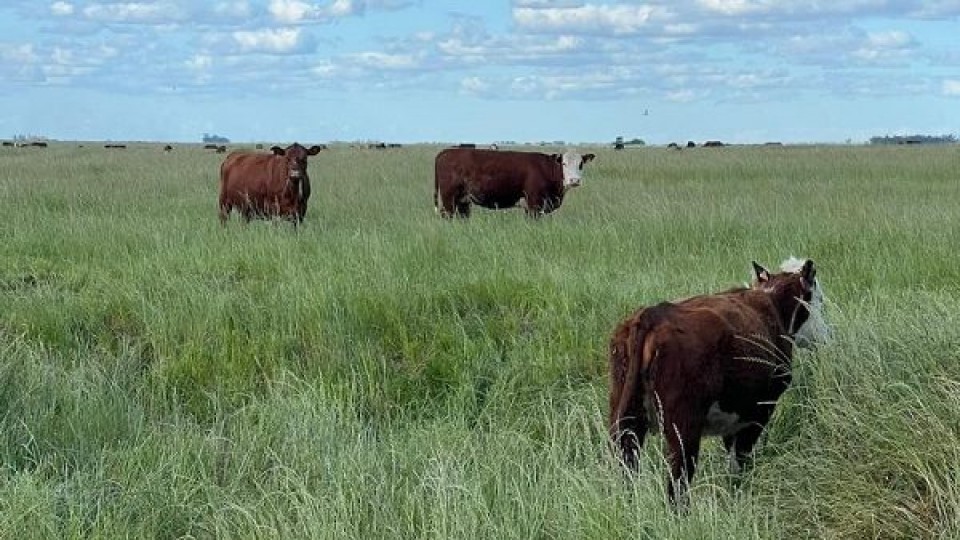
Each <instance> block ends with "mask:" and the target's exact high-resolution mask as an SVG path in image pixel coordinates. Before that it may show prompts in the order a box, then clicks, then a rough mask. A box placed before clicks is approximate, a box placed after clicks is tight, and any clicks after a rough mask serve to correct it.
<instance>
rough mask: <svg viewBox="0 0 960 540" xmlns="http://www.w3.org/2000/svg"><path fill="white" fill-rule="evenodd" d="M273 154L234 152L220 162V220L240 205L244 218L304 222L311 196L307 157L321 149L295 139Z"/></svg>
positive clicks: (224, 220) (245, 219)
mask: <svg viewBox="0 0 960 540" xmlns="http://www.w3.org/2000/svg"><path fill="white" fill-rule="evenodd" d="M270 150H271V151H272V152H273V153H272V154H260V153H252V152H242V151H241V152H233V153H231V154H230V155H228V156H227V157H226V159H224V160H223V163H222V164H221V165H220V223H224V224H225V223H226V222H227V219H228V218H229V217H230V212H231V211H232V210H233V209H234V208H236V209H237V211H238V212H239V213H240V215H242V216H243V219H244V221H247V222H249V221H250V219H251V218H253V217H263V218H269V217H273V216H282V217H285V218H287V219H289V220H291V221H293V223H294V224H297V223H302V222H303V217H304V215H305V214H306V213H307V200H308V199H309V198H310V177H309V176H307V157H309V156H315V155H317V153H318V152H320V150H321V148H320V147H319V146H312V147H310V149H309V150H308V149H307V148H305V147H303V146H301V145H300V144H297V143H293V144H292V145H290V146H288V147H287V148H285V149H284V148H280V147H279V146H274V147H273V148H271V149H270Z"/></svg>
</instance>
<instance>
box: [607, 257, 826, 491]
mask: <svg viewBox="0 0 960 540" xmlns="http://www.w3.org/2000/svg"><path fill="white" fill-rule="evenodd" d="M754 271H755V279H754V281H753V283H752V284H751V285H750V286H749V287H743V288H737V289H731V290H729V291H725V292H722V293H718V294H710V295H702V296H694V297H691V298H686V299H684V300H678V301H675V302H663V303H660V304H658V305H655V306H651V307H648V308H643V309H641V310H639V311H637V312H636V313H634V314H633V315H632V316H631V317H629V318H627V319H626V320H625V321H623V322H622V323H620V325H618V326H617V328H616V330H615V331H614V334H613V337H612V339H611V341H610V423H609V425H610V434H611V436H612V437H613V441H614V443H615V444H616V445H617V447H618V449H619V454H620V458H621V459H622V460H623V462H624V463H625V464H626V465H628V466H629V467H631V468H635V467H636V465H637V452H638V451H639V448H640V447H641V446H642V445H643V441H644V438H645V436H646V433H647V432H648V431H653V432H660V433H662V434H663V436H664V437H665V439H666V441H667V446H668V458H669V460H670V466H671V482H670V484H669V487H668V492H669V493H670V496H671V498H674V495H675V489H677V488H682V487H683V484H684V483H685V482H689V481H690V479H691V478H693V473H694V469H695V467H696V461H697V457H698V454H699V451H700V439H701V437H703V436H708V435H712V436H719V437H722V438H723V444H724V446H725V447H726V448H727V450H728V451H729V452H730V453H731V454H733V457H734V465H735V467H736V468H737V469H739V468H740V466H742V465H743V463H744V461H745V460H746V458H747V457H748V456H749V454H750V452H751V451H752V449H753V446H754V444H755V443H756V442H757V439H758V438H759V437H760V434H761V432H762V431H763V428H764V426H765V425H766V423H767V421H768V420H769V419H770V416H771V415H772V414H773V410H774V406H775V405H776V402H777V400H778V399H779V398H780V395H781V394H783V392H784V391H785V390H786V389H787V387H788V385H789V383H790V379H791V358H792V355H793V347H794V337H795V336H796V335H797V334H798V333H799V332H800V330H801V329H802V328H803V327H804V325H805V324H806V323H807V322H808V321H809V320H810V319H811V318H812V317H819V314H813V315H812V314H811V310H814V309H819V305H818V304H815V303H814V301H813V300H814V298H815V296H816V293H815V290H816V289H817V288H818V284H817V281H816V279H815V277H816V271H815V269H814V266H813V261H809V260H807V261H802V262H801V264H800V267H799V268H798V269H797V270H796V271H791V270H788V271H783V272H780V273H777V274H771V273H770V272H768V271H767V270H766V269H764V268H763V267H761V266H759V265H757V264H756V263H754ZM811 338H815V336H813V335H812V334H811Z"/></svg>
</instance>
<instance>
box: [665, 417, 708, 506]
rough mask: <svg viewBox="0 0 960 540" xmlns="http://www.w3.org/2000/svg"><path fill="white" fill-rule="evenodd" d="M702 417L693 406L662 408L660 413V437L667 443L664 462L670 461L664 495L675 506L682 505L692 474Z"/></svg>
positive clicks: (694, 470)
mask: <svg viewBox="0 0 960 540" xmlns="http://www.w3.org/2000/svg"><path fill="white" fill-rule="evenodd" d="M703 417H704V411H700V410H697V409H696V408H694V407H670V406H666V407H665V410H664V416H663V436H664V438H665V439H666V440H667V454H668V455H667V459H668V461H669V462H670V481H669V482H668V485H667V495H668V496H669V498H670V502H671V503H674V504H677V505H678V506H683V505H684V504H686V500H685V499H686V497H685V495H686V491H687V488H688V487H689V486H690V482H691V481H692V480H693V473H694V472H696V468H697V459H698V458H699V456H700V437H701V435H703Z"/></svg>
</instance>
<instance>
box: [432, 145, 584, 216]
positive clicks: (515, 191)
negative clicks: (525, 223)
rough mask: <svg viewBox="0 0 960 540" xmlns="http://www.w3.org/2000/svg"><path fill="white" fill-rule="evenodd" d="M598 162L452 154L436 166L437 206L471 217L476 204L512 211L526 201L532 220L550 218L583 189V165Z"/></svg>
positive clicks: (570, 156) (569, 156) (573, 156)
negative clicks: (566, 198)
mask: <svg viewBox="0 0 960 540" xmlns="http://www.w3.org/2000/svg"><path fill="white" fill-rule="evenodd" d="M594 157H596V156H594V154H585V155H583V156H581V155H580V154H578V153H576V152H567V153H565V154H562V155H561V154H549V155H548V154H541V153H539V152H514V151H503V150H485V149H484V150H478V149H469V148H448V149H446V150H442V151H441V152H440V153H439V154H437V157H436V160H435V163H434V167H435V168H434V204H435V205H436V209H437V212H439V213H440V215H442V216H444V217H452V216H460V217H469V216H470V205H471V204H477V205H480V206H482V207H484V208H493V209H498V208H512V207H513V206H515V205H516V204H517V203H518V202H519V201H520V199H525V201H526V206H527V214H528V215H530V216H531V217H537V216H540V215H542V214H548V213H550V212H552V211H554V210H556V209H557V208H559V207H560V204H561V203H562V202H563V197H564V195H565V194H566V192H567V191H568V190H569V189H570V188H572V187H575V186H578V185H580V182H581V177H582V170H583V165H584V164H585V163H588V162H589V161H591V160H593V159H594Z"/></svg>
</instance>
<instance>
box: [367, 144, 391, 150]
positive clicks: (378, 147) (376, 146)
mask: <svg viewBox="0 0 960 540" xmlns="http://www.w3.org/2000/svg"><path fill="white" fill-rule="evenodd" d="M386 147H387V145H386V144H385V143H382V142H381V143H370V144H368V145H367V148H369V149H371V150H383V149H384V148H386Z"/></svg>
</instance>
